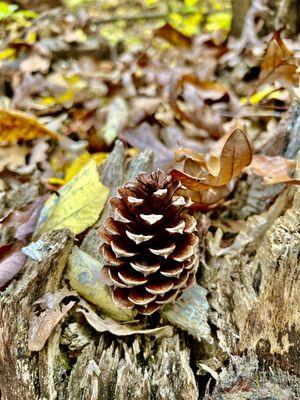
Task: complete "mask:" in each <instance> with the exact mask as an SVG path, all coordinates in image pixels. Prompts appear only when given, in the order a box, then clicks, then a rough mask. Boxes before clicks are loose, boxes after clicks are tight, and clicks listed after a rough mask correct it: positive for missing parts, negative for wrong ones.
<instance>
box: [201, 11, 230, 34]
mask: <svg viewBox="0 0 300 400" xmlns="http://www.w3.org/2000/svg"><path fill="white" fill-rule="evenodd" d="M230 25H231V14H230V13H229V12H219V13H216V14H213V15H209V16H208V18H207V24H206V29H207V30H208V31H217V30H219V29H224V30H225V31H229V29H230Z"/></svg>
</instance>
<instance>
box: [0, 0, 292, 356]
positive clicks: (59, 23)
mask: <svg viewBox="0 0 300 400" xmlns="http://www.w3.org/2000/svg"><path fill="white" fill-rule="evenodd" d="M112 7H114V6H112ZM157 7H159V8H160V7H162V8H163V5H158V6H157ZM200 10H201V7H200V8H199V10H197V11H196V12H195V18H194V20H195V21H198V22H197V23H196V24H195V23H194V25H193V23H192V22H191V21H192V20H189V17H188V16H185V17H184V18H182V19H181V20H180V18H179V22H178V21H177V22H176V18H175V19H174V18H173V20H172V19H170V20H168V19H167V20H159V21H152V20H151V19H150V20H149V22H147V21H146V22H145V21H144V22H142V25H140V23H135V24H133V25H132V26H131V30H132V32H133V33H134V35H135V36H138V37H139V40H138V41H136V40H132V37H131V35H130V34H129V30H130V29H128V28H125V29H127V32H125V33H124V32H123V33H122V35H123V36H122V35H121V36H119V34H120V30H118V29H119V28H117V25H115V23H114V22H112V23H111V24H110V23H108V25H107V23H105V24H103V25H101V23H100V24H99V18H101V17H103V15H102V14H101V13H100V15H99V10H95V9H94V8H93V6H91V7H89V6H88V5H86V6H85V7H84V8H81V9H79V10H77V11H76V10H68V9H67V8H65V9H51V10H47V15H45V14H42V13H41V14H39V10H37V11H36V12H35V11H34V12H33V11H32V14H30V12H29V14H26V13H25V14H24V16H23V17H22V18H23V23H24V24H25V25H24V26H25V29H24V27H22V26H21V27H18V24H20V20H19V19H18V16H17V14H15V13H17V12H23V11H22V10H19V11H17V8H14V7H13V8H11V7H8V8H6V14H5V16H4V17H3V18H4V19H7V21H9V22H10V24H9V25H8V26H7V32H6V33H7V35H6V37H5V38H3V37H2V34H1V35H0V40H1V41H3V46H2V49H1V52H0V68H1V70H2V73H3V80H4V84H3V87H4V90H3V92H2V93H1V98H0V106H1V109H0V188H1V190H2V189H3V190H2V192H3V194H2V196H3V197H2V198H3V205H2V207H3V210H2V209H1V215H3V216H4V217H3V220H2V228H3V233H2V234H1V247H0V254H1V259H0V286H2V287H3V288H4V289H3V288H2V290H5V288H6V285H8V284H9V282H10V280H11V279H13V278H14V277H17V278H18V273H19V272H20V270H21V268H22V266H23V265H24V262H25V257H26V255H27V256H29V257H31V258H33V259H34V260H36V261H38V262H40V261H42V260H43V259H44V258H45V257H46V254H47V251H48V250H47V248H45V246H44V241H43V234H44V233H47V232H50V231H52V230H55V229H60V228H67V229H69V230H70V231H72V232H73V234H74V235H76V238H77V240H78V245H80V242H81V241H82V239H83V237H85V235H86V233H91V232H92V231H93V229H94V225H95V224H97V221H99V218H101V213H102V211H103V209H107V200H108V197H109V191H110V189H111V188H110V187H106V186H105V185H104V184H103V183H102V182H101V180H100V176H101V171H102V170H103V168H104V169H105V161H106V159H107V157H108V156H109V154H111V152H112V149H113V147H114V144H115V142H116V140H117V139H120V140H121V141H123V143H124V145H125V146H126V148H127V150H126V152H125V156H124V157H125V166H126V168H127V166H128V165H130V163H131V162H132V160H135V156H136V155H138V154H139V152H141V151H143V150H152V151H153V153H154V168H156V167H159V168H162V169H164V170H165V171H166V172H170V173H171V174H172V176H173V178H174V179H180V180H181V181H182V183H183V184H184V186H185V189H184V191H185V193H186V191H188V192H189V194H190V195H191V197H192V199H193V201H194V209H195V210H197V209H200V210H203V211H205V212H207V214H206V216H207V217H206V218H207V221H208V224H209V227H216V228H217V229H218V230H220V232H224V234H230V235H233V236H236V235H238V232H239V230H240V229H241V227H243V226H245V221H244V220H242V219H240V216H239V215H237V216H236V217H235V214H237V213H236V211H234V205H236V204H237V203H238V201H239V193H240V191H241V188H243V187H244V186H245V184H246V183H247V185H250V184H251V180H250V178H252V177H253V175H255V176H258V177H260V178H261V179H262V182H263V184H276V183H282V184H295V183H296V184H299V180H298V179H296V178H294V177H293V169H294V167H295V162H294V160H289V159H286V158H285V157H284V155H285V153H284V148H282V147H280V146H279V145H277V144H276V145H274V146H275V147H274V148H273V149H272V152H271V153H270V150H269V148H268V146H266V141H265V145H263V146H261V145H260V144H261V143H264V142H263V141H262V138H263V137H269V136H268V135H270V123H271V124H272V132H271V133H273V134H274V135H275V134H277V132H278V131H279V129H280V123H282V120H284V112H285V111H286V110H287V109H288V108H289V107H291V104H292V102H293V100H295V94H297V87H298V84H299V82H298V80H299V76H298V70H297V68H298V64H299V63H298V57H297V54H298V53H297V52H299V46H298V45H297V43H296V42H295V41H291V40H286V33H285V32H284V31H282V30H281V31H277V32H275V33H274V34H273V36H272V37H271V38H270V37H264V36H263V35H261V34H259V32H258V31H257V27H259V26H260V25H259V24H258V23H257V20H262V19H263V18H264V16H265V12H266V9H265V7H262V6H261V4H260V2H259V1H255V2H253V4H252V6H251V7H250V9H249V11H248V17H247V18H248V20H247V21H248V22H247V24H246V25H245V27H244V31H243V32H242V35H241V38H240V39H235V38H233V37H231V36H230V37H229V38H227V35H228V31H229V28H230V26H229V25H228V23H227V22H226V21H227V20H226V18H225V20H223V22H222V24H223V25H222V26H219V28H221V29H220V30H215V28H216V24H217V22H216V21H219V20H218V18H215V19H214V21H210V22H209V23H208V24H207V25H206V26H205V28H204V31H202V32H201V31H200V30H199V20H200V19H201V15H200V13H201V12H202V11H200ZM159 11H160V12H165V10H164V9H159ZM175 11H176V12H177V11H178V10H175ZM179 11H180V10H179ZM179 11H178V14H176V12H174V13H173V16H174V15H180V13H179ZM97 13H98V14H97ZM197 13H198V14H197ZM197 18H198V19H197ZM199 18H200V19H199ZM166 21H167V22H166ZM185 21H190V22H189V23H187V22H185ZM220 21H221V20H220ZM143 24H144V25H143ZM125 25H126V24H125ZM105 26H106V27H105ZM16 27H18V28H17V29H16ZM141 28H142V29H141ZM144 28H145V29H144ZM217 28H218V26H217ZM224 28H225V31H224ZM98 29H99V31H100V32H101V34H102V35H95V31H96V30H98ZM226 30H227V31H226ZM112 32H114V34H113V35H112ZM127 33H128V35H127ZM136 33H137V34H136ZM227 39H228V40H227ZM130 40H131V42H130ZM295 101H297V99H296V100H295ZM274 155H275V156H274ZM103 166H104V167H103ZM26 185H27V186H26ZM112 186H113V185H112ZM25 187H26V188H29V187H30V188H31V191H28V193H25V192H26V190H25V192H24V190H23V191H22V193H23V194H22V195H17V194H16V193H20V191H18V188H25ZM32 188H34V189H32ZM283 188H284V185H282V190H283ZM249 193H251V192H249ZM279 193H280V192H278V193H277V196H278V195H279ZM26 196H29V197H28V198H26ZM30 196H31V197H30ZM46 198H47V201H46V202H45V199H46ZM13 199H15V200H13ZM271 201H274V198H272V199H270V202H271ZM44 202H45V204H44ZM104 214H105V213H104ZM228 216H229V217H228ZM254 218H255V212H254ZM208 229H209V228H208ZM33 232H35V234H34V238H32V237H31V236H32V233H33ZM21 248H22V250H21ZM94 250H95V249H94ZM223 250H224V249H223ZM95 251H97V249H96V250H95ZM80 260H81V261H80ZM97 268H99V269H100V268H101V262H100V261H99V260H95V259H94V258H93V257H92V256H90V255H88V254H87V253H84V252H83V251H82V250H80V249H79V247H74V248H73V252H72V254H71V256H70V259H69V267H68V272H67V275H66V277H68V282H69V284H70V286H71V287H72V288H73V289H74V290H76V296H75V297H76V298H77V299H79V302H78V304H77V305H76V306H75V301H74V292H71V291H68V290H67V289H61V290H59V291H57V292H55V293H52V294H47V295H45V296H46V297H44V298H43V299H41V300H40V301H39V306H40V307H42V309H43V311H42V313H41V314H40V315H35V314H34V313H33V315H32V319H31V327H30V335H29V348H30V349H31V350H35V351H38V350H40V349H41V348H42V347H43V346H44V345H45V343H46V341H47V339H48V338H49V336H50V335H51V332H52V331H53V329H54V328H55V326H56V325H57V324H58V323H59V321H60V320H61V319H62V318H64V317H66V316H67V315H68V313H73V312H74V310H75V309H76V310H77V311H76V312H80V313H81V314H82V315H84V317H85V318H86V320H87V322H88V323H89V324H90V325H91V326H92V327H93V328H94V329H95V330H96V331H98V332H104V331H109V332H111V333H113V334H115V335H130V334H136V333H139V332H140V333H149V334H153V335H156V334H157V335H159V334H162V335H168V334H170V333H171V327H170V326H162V327H161V326H159V327H158V328H157V327H155V328H149V329H148V328H147V327H146V328H145V326H144V325H143V324H142V323H141V321H138V322H136V325H132V326H129V325H128V326H126V325H122V323H120V322H117V321H116V320H118V317H119V319H120V320H122V318H120V315H119V310H112V309H111V307H110V306H109V302H106V300H105V299H107V297H105V295H104V294H105V293H104V292H105V290H104V289H105V287H104V286H103V283H102V282H101V280H98V278H97V279H96V278H95V273H96V271H97ZM70 271H71V272H70ZM70 274H71V277H70ZM80 274H81V275H80ZM80 276H81V278H80ZM84 276H85V277H87V276H89V277H90V278H91V277H92V278H91V279H92V280H91V281H89V282H87V281H85V280H84V279H83V280H82V277H84ZM93 277H94V278H93ZM100 288H101V290H100ZM201 290H202V289H201ZM201 290H200V291H201ZM102 291H103V298H102V297H101V296H100V295H99V296H98V297H97V296H96V295H95V293H96V292H97V293H98V292H100V293H102ZM199 293H200V292H199ZM199 293H198V294H199ZM201 293H202V292H201ZM98 294H99V293H98ZM202 294H203V293H202ZM106 295H107V293H106ZM47 296H48V297H47ZM189 296H192V292H190V293H188V292H187V297H189ZM192 297H193V296H192ZM64 298H70V299H71V300H70V301H69V302H68V304H67V305H66V304H62V302H63V299H64ZM83 299H86V300H87V301H89V302H91V303H93V304H94V306H95V308H93V307H92V306H90V305H89V304H88V303H87V302H86V301H84V300H83ZM76 301H77V300H76ZM201 301H202V302H203V307H202V308H201V309H197V308H192V309H191V310H190V309H189V308H188V306H187V305H186V304H185V302H184V301H182V302H181V303H178V304H176V305H175V306H174V308H173V309H172V308H171V309H170V310H166V311H165V312H162V316H163V318H164V319H165V320H166V319H167V320H169V322H170V323H171V324H174V325H178V326H180V327H181V329H185V330H187V331H188V332H189V333H191V334H192V335H193V336H194V337H196V338H198V339H199V338H201V337H202V338H203V337H205V340H207V341H208V342H210V339H209V337H210V332H209V326H208V325H206V322H205V321H206V319H207V304H206V303H205V294H203V296H202V297H201ZM50 303H51V304H52V305H50ZM36 306H38V304H36V305H35V307H36ZM195 307H196V306H195ZM114 312H115V314H114ZM194 312H198V314H199V315H200V316H201V318H202V317H203V326H202V328H203V330H202V331H199V330H197V327H195V323H194V321H192V320H191V319H190V315H193V313H194ZM105 314H106V315H105ZM198 314H197V315H198ZM195 315H196V314H195ZM123 317H124V316H123ZM132 317H133V316H132ZM127 318H128V316H127ZM130 318H131V316H130ZM125 319H126V318H125ZM140 328H141V329H142V331H141V329H140ZM145 329H146V330H145ZM147 329H148V331H147Z"/></svg>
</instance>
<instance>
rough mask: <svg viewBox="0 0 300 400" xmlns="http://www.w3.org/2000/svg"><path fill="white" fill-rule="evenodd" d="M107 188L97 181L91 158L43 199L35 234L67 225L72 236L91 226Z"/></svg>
mask: <svg viewBox="0 0 300 400" xmlns="http://www.w3.org/2000/svg"><path fill="white" fill-rule="evenodd" d="M108 195H109V189H108V188H107V187H106V186H104V185H103V184H102V183H101V182H100V180H99V174H98V171H97V166H96V163H95V161H94V160H92V161H91V162H89V163H88V164H87V165H86V166H85V167H84V168H83V169H82V170H81V172H80V173H79V174H78V175H76V176H75V178H73V179H72V180H71V181H70V182H69V183H68V184H66V185H65V186H64V187H62V188H61V189H60V190H59V191H58V195H57V194H53V195H52V196H51V197H50V199H49V200H47V201H46V203H45V205H44V208H43V210H42V212H41V215H40V220H39V222H38V225H37V232H36V233H38V234H41V233H45V232H47V231H51V230H53V229H61V228H68V229H70V230H71V231H72V232H73V233H74V234H75V235H77V234H78V233H81V232H83V231H84V230H85V229H87V228H88V227H90V226H91V225H93V224H94V223H95V222H96V221H97V220H98V218H99V215H100V213H101V211H102V209H103V207H104V205H105V202H106V200H107V198H108Z"/></svg>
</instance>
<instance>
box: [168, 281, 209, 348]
mask: <svg viewBox="0 0 300 400" xmlns="http://www.w3.org/2000/svg"><path fill="white" fill-rule="evenodd" d="M206 294H207V291H206V289H204V288H203V287H201V286H199V285H197V284H195V285H194V286H193V287H192V288H191V289H189V290H187V291H186V292H184V293H183V295H182V296H181V298H180V299H179V300H177V301H176V302H175V303H174V304H168V305H166V306H164V307H163V309H162V311H161V314H162V315H163V317H164V318H166V319H167V320H168V321H169V322H171V324H174V325H175V326H178V327H179V328H181V329H183V330H184V331H186V332H188V333H189V334H190V335H192V336H194V337H195V338H196V339H197V340H198V341H200V342H201V341H202V340H203V339H204V340H205V341H206V342H208V343H211V344H212V343H213V338H212V336H211V330H210V326H209V324H208V312H209V304H208V302H207V298H206Z"/></svg>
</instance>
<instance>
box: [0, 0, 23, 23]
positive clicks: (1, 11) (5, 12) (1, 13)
mask: <svg viewBox="0 0 300 400" xmlns="http://www.w3.org/2000/svg"><path fill="white" fill-rule="evenodd" d="M18 8H19V7H18V6H17V5H16V4H7V3H4V1H0V20H1V19H4V18H8V17H10V16H11V15H13V13H14V12H15V11H16V10H17V9H18Z"/></svg>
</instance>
